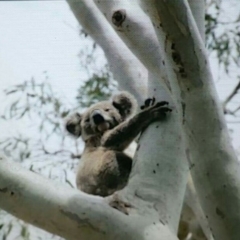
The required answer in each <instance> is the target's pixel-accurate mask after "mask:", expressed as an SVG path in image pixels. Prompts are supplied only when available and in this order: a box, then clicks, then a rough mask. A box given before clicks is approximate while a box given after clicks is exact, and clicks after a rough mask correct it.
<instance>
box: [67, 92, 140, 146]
mask: <svg viewBox="0 0 240 240" xmlns="http://www.w3.org/2000/svg"><path fill="white" fill-rule="evenodd" d="M136 107H137V103H136V100H135V98H134V97H133V96H132V95H131V94H129V93H127V92H120V93H119V94H116V95H114V96H113V98H112V99H111V100H110V101H102V102H99V103H96V104H94V105H92V106H91V107H90V108H88V109H87V110H86V111H85V112H84V113H83V114H79V113H76V114H74V115H73V116H71V117H70V118H69V120H68V121H67V124H66V129H67V131H68V132H70V133H71V134H73V135H74V136H76V137H79V136H82V138H83V140H84V141H86V140H87V139H89V138H90V137H93V136H98V135H102V134H103V133H104V132H106V131H108V130H109V129H112V128H114V127H115V126H117V125H118V124H120V123H121V122H123V121H125V120H126V119H127V118H128V117H129V116H131V115H132V114H133V113H134V112H135V110H136Z"/></svg>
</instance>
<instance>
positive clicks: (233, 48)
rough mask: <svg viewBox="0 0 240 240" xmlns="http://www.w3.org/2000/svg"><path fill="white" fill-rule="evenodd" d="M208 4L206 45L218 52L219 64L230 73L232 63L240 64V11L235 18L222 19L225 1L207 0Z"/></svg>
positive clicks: (211, 50) (212, 51)
mask: <svg viewBox="0 0 240 240" xmlns="http://www.w3.org/2000/svg"><path fill="white" fill-rule="evenodd" d="M207 5H208V8H207V10H206V14H205V27H206V30H205V33H206V46H207V48H208V49H209V52H210V53H216V55H217V59H218V62H219V65H220V66H222V67H223V68H224V70H225V71H226V73H228V72H229V66H230V64H233V63H235V65H236V66H238V67H239V66H240V13H239V15H238V16H237V17H236V19H234V20H225V21H222V20H221V19H222V12H223V10H224V7H223V1H212V0H207ZM238 7H239V8H240V3H239V6H238Z"/></svg>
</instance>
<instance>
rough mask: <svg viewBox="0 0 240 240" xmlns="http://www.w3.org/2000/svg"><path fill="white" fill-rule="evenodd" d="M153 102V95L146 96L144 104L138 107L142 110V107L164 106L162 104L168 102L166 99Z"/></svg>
mask: <svg viewBox="0 0 240 240" xmlns="http://www.w3.org/2000/svg"><path fill="white" fill-rule="evenodd" d="M155 102H156V98H155V97H153V98H147V99H146V100H145V102H144V105H142V106H141V107H140V108H141V110H144V109H146V108H149V107H153V106H154V107H155V106H157V107H160V106H164V105H167V104H168V102H166V101H161V102H157V103H155Z"/></svg>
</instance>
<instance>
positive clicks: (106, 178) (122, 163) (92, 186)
mask: <svg viewBox="0 0 240 240" xmlns="http://www.w3.org/2000/svg"><path fill="white" fill-rule="evenodd" d="M78 168H79V169H78V173H77V187H78V188H79V189H81V190H82V191H84V192H87V193H90V194H95V195H100V196H108V195H110V194H112V193H113V192H115V191H116V190H119V189H122V188H123V187H124V186H125V185H126V184H127V181H128V177H129V174H130V171H131V168H132V159H131V158H130V157H129V156H127V155H126V154H125V153H123V152H118V151H113V150H110V149H107V148H103V147H98V148H92V149H85V150H84V152H83V155H82V159H81V162H80V164H79V167H78Z"/></svg>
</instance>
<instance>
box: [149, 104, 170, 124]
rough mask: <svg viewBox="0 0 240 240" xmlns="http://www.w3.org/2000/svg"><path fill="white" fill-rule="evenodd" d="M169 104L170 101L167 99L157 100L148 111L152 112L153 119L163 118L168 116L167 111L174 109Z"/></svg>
mask: <svg viewBox="0 0 240 240" xmlns="http://www.w3.org/2000/svg"><path fill="white" fill-rule="evenodd" d="M167 105H168V102H166V101H161V102H157V103H154V104H153V105H152V106H150V107H148V109H147V111H149V112H150V114H151V116H152V118H153V120H163V119H165V118H166V116H167V113H168V112H171V111H172V109H171V108H169V107H168V106H167Z"/></svg>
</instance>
